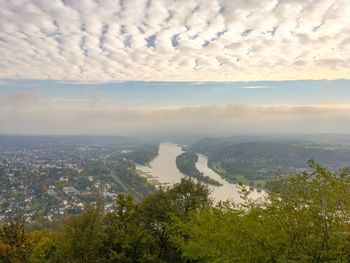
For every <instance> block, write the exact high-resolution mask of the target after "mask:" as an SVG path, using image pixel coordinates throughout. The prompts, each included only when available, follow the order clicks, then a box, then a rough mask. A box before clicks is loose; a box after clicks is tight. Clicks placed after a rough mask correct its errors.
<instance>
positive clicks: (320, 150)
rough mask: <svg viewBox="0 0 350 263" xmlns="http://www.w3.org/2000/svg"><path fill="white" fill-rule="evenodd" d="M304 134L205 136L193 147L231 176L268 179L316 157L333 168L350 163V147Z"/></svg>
mask: <svg viewBox="0 0 350 263" xmlns="http://www.w3.org/2000/svg"><path fill="white" fill-rule="evenodd" d="M331 146H332V145H330V144H327V143H324V144H322V143H314V142H313V141H306V140H305V139H304V138H297V139H295V138H288V139H285V138H282V137H278V138H275V139H274V138H273V137H249V136H247V137H243V136H242V137H230V138H205V139H202V140H200V141H198V142H196V143H194V144H193V145H192V146H191V147H190V149H191V150H192V151H195V152H200V153H203V154H205V155H207V156H208V157H209V165H210V166H211V167H212V168H213V169H214V170H216V171H217V172H220V173H221V174H222V175H223V176H224V177H226V178H227V179H229V180H232V181H235V180H237V178H242V177H244V178H246V179H248V180H259V179H267V178H270V177H271V176H273V175H274V174H276V173H294V172H299V171H300V170H302V169H306V168H307V161H308V160H310V159H314V160H316V161H318V162H322V163H323V164H325V165H326V166H328V167H329V168H330V169H332V170H336V169H339V168H344V167H348V166H350V147H348V148H345V147H341V148H340V147H336V146H334V147H331Z"/></svg>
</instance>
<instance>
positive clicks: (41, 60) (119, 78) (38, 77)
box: [0, 0, 350, 135]
mask: <svg viewBox="0 0 350 263" xmlns="http://www.w3.org/2000/svg"><path fill="white" fill-rule="evenodd" d="M349 17H350V0H318V1H315V0H264V1H262V0H191V1H189V0H103V1H102V0H57V1H56V0H52V1H47V0H0V133H23V134H27V133H29V134H121V135H128V134H137V133H192V134H196V133H200V134H247V133H250V134H251V133H350V81H349V80H348V79H349V78H350V19H349Z"/></svg>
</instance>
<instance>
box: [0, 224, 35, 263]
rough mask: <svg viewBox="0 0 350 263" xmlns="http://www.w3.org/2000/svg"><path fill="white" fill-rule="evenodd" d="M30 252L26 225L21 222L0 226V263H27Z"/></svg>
mask: <svg viewBox="0 0 350 263" xmlns="http://www.w3.org/2000/svg"><path fill="white" fill-rule="evenodd" d="M29 251H30V246H29V243H28V242H27V237H26V232H25V229H24V224H23V223H22V222H20V221H16V222H12V223H9V224H3V225H0V261H1V262H4V263H17V262H18V263H19V262H25V260H26V259H27V257H28V254H29Z"/></svg>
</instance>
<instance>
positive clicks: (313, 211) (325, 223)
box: [173, 161, 350, 262]
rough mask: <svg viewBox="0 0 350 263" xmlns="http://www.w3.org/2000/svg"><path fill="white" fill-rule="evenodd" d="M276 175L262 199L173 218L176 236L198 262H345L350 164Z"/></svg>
mask: <svg viewBox="0 0 350 263" xmlns="http://www.w3.org/2000/svg"><path fill="white" fill-rule="evenodd" d="M309 164H310V167H311V168H312V172H303V173H300V174H297V175H294V176H290V177H288V178H287V179H286V180H280V181H277V182H276V183H274V184H273V185H272V186H271V192H270V193H269V195H267V196H266V198H265V199H264V200H262V201H261V202H247V203H246V204H245V205H242V206H239V207H237V206H233V205H231V204H224V205H222V204H221V205H219V206H217V207H209V208H206V209H203V210H201V211H200V212H199V213H194V214H191V217H190V220H189V221H188V222H177V225H176V229H177V234H176V235H174V236H173V240H174V242H175V243H176V244H177V245H178V246H179V247H180V248H181V249H182V251H183V254H184V256H185V257H186V258H188V259H191V260H197V261H200V262H348V261H349V259H350V254H349V253H350V221H349V218H350V177H349V170H348V169H344V170H342V171H340V172H336V173H332V172H331V171H329V170H327V169H325V168H324V167H322V166H320V165H318V164H317V163H315V162H314V161H310V163H309Z"/></svg>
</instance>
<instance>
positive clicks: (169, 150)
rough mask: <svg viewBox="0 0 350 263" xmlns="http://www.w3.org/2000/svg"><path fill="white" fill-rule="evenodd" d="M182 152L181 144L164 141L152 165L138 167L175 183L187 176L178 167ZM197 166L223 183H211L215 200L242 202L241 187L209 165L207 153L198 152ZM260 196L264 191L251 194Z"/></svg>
mask: <svg viewBox="0 0 350 263" xmlns="http://www.w3.org/2000/svg"><path fill="white" fill-rule="evenodd" d="M182 152H183V151H182V149H181V146H179V145H177V144H175V143H171V142H163V143H161V144H160V145H159V154H158V156H157V157H156V158H155V159H154V160H153V161H152V162H151V163H150V166H143V165H138V166H137V168H138V169H140V170H141V171H142V172H144V173H147V174H149V175H151V176H152V177H156V179H157V180H158V181H159V183H161V184H169V185H173V184H175V183H178V182H180V181H181V178H183V177H185V175H183V174H182V173H181V172H180V171H179V170H178V169H177V167H176V157H177V156H178V155H179V154H181V153H182ZM196 167H197V169H198V170H199V171H200V172H202V173H203V174H204V175H205V176H209V177H211V178H213V179H215V180H217V181H219V182H220V183H221V184H222V186H214V185H209V189H210V190H211V197H212V198H213V199H214V201H215V202H218V201H225V200H228V199H229V200H232V201H234V202H236V203H239V202H241V198H240V195H239V187H238V186H237V185H236V184H231V183H228V182H227V181H225V180H224V179H222V178H221V177H220V176H219V175H218V174H217V173H215V172H214V171H213V170H211V169H210V168H209V167H208V158H207V157H206V156H205V155H202V154H198V162H197V163H196ZM259 196H262V193H258V192H257V191H256V190H254V191H253V192H252V193H251V194H250V197H252V198H258V197H259Z"/></svg>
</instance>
